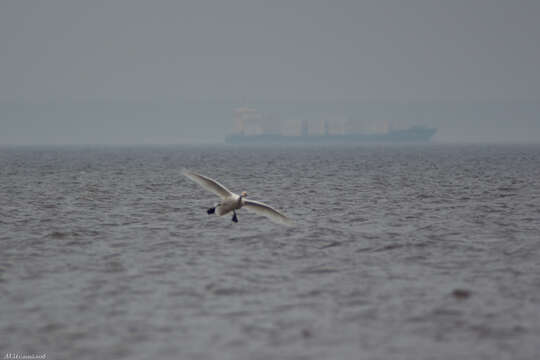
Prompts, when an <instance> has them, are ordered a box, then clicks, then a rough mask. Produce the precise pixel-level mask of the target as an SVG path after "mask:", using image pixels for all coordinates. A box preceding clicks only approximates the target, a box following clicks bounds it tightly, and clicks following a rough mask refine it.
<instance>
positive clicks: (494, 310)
mask: <svg viewBox="0 0 540 360" xmlns="http://www.w3.org/2000/svg"><path fill="white" fill-rule="evenodd" d="M182 168H189V169H193V170H196V171H198V172H200V173H202V174H206V175H208V176H211V177H214V178H216V179H218V180H219V181H221V182H222V183H223V184H224V185H226V186H228V187H229V188H230V189H231V190H233V191H237V192H238V191H243V190H246V191H248V193H249V196H250V198H253V199H256V200H261V201H265V202H268V203H269V204H271V205H273V206H275V207H276V208H279V209H282V210H283V211H285V212H286V213H287V214H288V215H289V216H290V217H292V218H293V219H294V220H295V221H296V226H295V227H292V228H287V227H283V226H279V225H275V224H273V223H271V222H269V221H268V220H267V219H265V218H260V217H258V216H256V215H254V214H252V213H249V212H248V211H246V210H245V209H242V210H240V212H239V213H238V217H239V223H238V224H234V223H232V222H231V219H230V216H229V215H227V216H224V217H221V218H219V217H217V216H208V215H207V214H206V209H207V208H208V207H210V206H211V205H212V204H213V203H214V202H215V201H216V198H215V197H214V196H213V195H212V194H211V193H208V192H206V191H205V190H203V189H201V188H200V187H198V186H197V185H196V184H195V183H193V182H191V181H190V180H189V179H186V178H184V177H183V176H182V175H181V173H180V171H181V169H182ZM0 180H1V181H0V229H1V232H0V294H1V297H0V349H1V351H2V352H1V353H0V356H1V357H4V356H5V355H4V354H7V353H12V354H21V355H24V354H36V355H41V354H46V358H47V359H79V360H80V359H158V358H161V359H415V360H416V359H456V358H462V359H538V358H540V341H539V339H540V147H539V146H492V145H484V146H479V145H476V146H442V145H440V146H428V145H426V146H400V147H389V146H373V147H348V148H336V147H329V148H301V147H300V148H291V149H277V148H275V149H271V148H234V147H219V146H216V147H140V148H136V147H135V148H127V147H123V148H122V147H119V148H115V147H103V148H98V147H66V148H62V147H49V148H25V147H22V148H17V147H11V148H1V149H0Z"/></svg>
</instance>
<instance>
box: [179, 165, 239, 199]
mask: <svg viewBox="0 0 540 360" xmlns="http://www.w3.org/2000/svg"><path fill="white" fill-rule="evenodd" d="M182 174H184V175H185V176H187V177H188V178H190V179H191V180H193V181H195V182H196V183H197V184H199V185H201V186H202V187H203V188H205V189H206V190H208V191H211V192H213V193H214V194H216V195H217V196H219V197H220V198H222V199H224V198H227V197H229V196H232V195H234V194H233V193H232V192H230V191H229V189H227V188H226V187H225V186H223V185H221V184H220V183H218V182H217V181H216V180H213V179H210V178H209V177H207V176H204V175H200V174H197V173H195V172H193V171H190V170H187V169H184V170H182Z"/></svg>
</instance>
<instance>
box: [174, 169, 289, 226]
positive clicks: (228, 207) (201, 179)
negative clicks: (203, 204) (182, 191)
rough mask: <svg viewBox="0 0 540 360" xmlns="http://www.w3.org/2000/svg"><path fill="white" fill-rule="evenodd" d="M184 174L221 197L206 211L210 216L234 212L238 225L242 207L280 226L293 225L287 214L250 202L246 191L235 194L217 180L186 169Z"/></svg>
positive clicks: (234, 218)
mask: <svg viewBox="0 0 540 360" xmlns="http://www.w3.org/2000/svg"><path fill="white" fill-rule="evenodd" d="M182 174H184V175H185V176H187V177H188V178H190V179H191V180H193V181H195V182H196V183H197V184H199V185H201V186H202V187H203V188H205V189H206V190H208V191H211V192H213V193H214V194H216V195H217V196H219V197H220V199H221V200H220V202H219V203H217V204H216V205H214V206H213V207H211V208H209V209H208V210H207V211H206V212H207V213H208V215H210V214H214V213H215V214H217V215H219V216H223V215H225V214H228V213H230V212H231V211H232V213H233V217H232V221H233V222H235V223H236V222H238V216H237V215H236V210H238V209H240V208H241V207H246V209H248V210H251V211H253V212H255V213H256V214H258V215H263V216H266V217H267V218H269V219H270V220H272V221H273V222H276V223H278V224H282V225H292V220H291V219H290V218H288V217H287V216H286V215H285V214H283V213H281V212H279V211H278V210H276V209H274V208H273V207H271V206H269V205H266V204H265V203H262V202H260V201H255V200H248V199H247V193H246V192H245V191H243V192H242V193H241V194H240V195H238V194H235V193H233V192H231V191H229V190H228V189H227V188H226V187H225V186H223V185H221V184H220V183H219V182H217V181H216V180H214V179H211V178H209V177H207V176H204V175H200V174H197V173H195V172H193V171H190V170H186V169H184V170H183V171H182Z"/></svg>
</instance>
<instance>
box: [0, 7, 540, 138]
mask: <svg viewBox="0 0 540 360" xmlns="http://www.w3.org/2000/svg"><path fill="white" fill-rule="evenodd" d="M539 19H540V1H537V0H531V1H525V0H522V1H520V0H517V1H508V0H506V1H502V0H468V1H466V0H452V1H437V0H410V1H385V0H367V1H360V0H357V1H339V0H337V1H336V0H334V1H319V0H310V1H257V0H246V1H237V0H233V1H226V0H222V1H204V0H199V1H172V0H171V1H136V0H131V1H127V0H126V1H114V0H112V1H98V0H95V1H73V0H71V1H67V0H66V1H55V0H50V1H18V0H3V1H1V2H0V103H1V104H3V105H2V106H3V107H4V111H0V115H1V116H2V117H0V124H1V123H3V125H0V126H1V127H2V128H3V129H2V132H3V133H4V134H2V135H0V143H13V142H16V141H14V140H13V139H16V138H20V139H22V140H21V142H25V140H24V139H27V140H28V139H30V140H28V141H30V142H31V141H33V140H31V139H34V137H31V136H29V135H28V134H29V133H30V131H32V127H31V126H30V125H28V126H22V125H20V126H19V128H18V129H15V130H14V127H15V128H17V126H16V125H14V124H15V122H17V123H18V124H20V122H21V121H23V120H21V119H22V117H24V116H31V115H30V114H31V111H30V112H28V113H26V115H24V116H21V115H20V114H18V115H17V116H18V117H17V116H14V115H13V113H14V112H15V113H16V112H20V111H22V110H20V109H21V106H23V105H28V106H31V105H32V106H33V105H36V104H38V105H39V104H44V103H46V104H51V103H54V104H66V103H72V102H83V103H85V104H91V103H97V102H114V103H118V104H165V103H167V104H173V103H185V102H187V103H192V102H198V103H200V102H203V103H205V102H206V103H211V104H221V107H216V109H217V110H216V111H215V113H213V115H212V116H214V115H215V114H217V113H219V112H220V111H228V112H226V113H223V114H222V115H221V117H222V118H221V119H220V121H221V122H220V123H219V124H218V123H216V124H215V125H216V127H217V129H218V130H219V132H222V131H224V129H225V128H226V127H225V126H224V125H223V121H224V119H226V121H227V122H228V123H227V124H229V122H230V118H231V116H232V105H231V104H242V103H248V104H257V103H273V104H280V103H281V104H282V103H288V104H291V103H303V104H305V103H323V104H332V103H336V102H347V103H355V104H362V103H397V104H407V103H424V104H425V103H428V104H440V103H444V104H448V103H452V104H456V103H457V104H461V103H466V104H469V103H481V104H493V103H499V104H500V103H506V104H508V103H512V104H513V105H512V106H516V105H515V104H521V103H526V104H527V106H529V110H527V113H528V112H531V113H532V112H535V111H534V106H536V105H537V104H538V102H539V100H540V71H539V69H538V64H540V25H539V24H540V21H539ZM6 104H10V105H9V106H7V105H6ZM12 104H18V105H17V106H19V108H16V109H15V110H13V107H12ZM224 104H227V106H224ZM531 104H532V105H531ZM6 106H7V107H9V109H10V110H9V111H6V110H5V108H6ZM10 106H11V107H10ZM120 106H121V105H120ZM126 106H127V105H126ZM216 106H217V105H216ZM531 106H532V108H531ZM17 109H18V110H17ZM531 109H533V110H531ZM507 110H508V107H507ZM73 111H75V112H76V110H73ZM148 111H150V110H148ZM170 111H174V110H173V109H171V110H170ZM150 112H151V111H150ZM196 112H197V109H196V108H193V109H191V110H190V112H189V114H190V115H189V116H195V115H193V114H195V113H196ZM274 112H279V109H278V108H275V109H274ZM524 112H525V111H521V113H522V115H521V117H527V119H526V120H519V119H517V120H516V119H514V121H515V122H516V124H518V125H517V126H518V127H521V130H522V133H523V134H524V135H527V134H529V135H528V136H529V137H528V138H526V139H525V140H529V141H530V140H534V138H531V136H537V135H540V130H539V128H540V124H539V122H540V119H539V118H538V117H537V116H536V117H534V116H532V117H531V115H530V114H529V115H527V116H525V115H523V114H524ZM510 113H511V114H510V115H509V117H512V112H511V111H510ZM187 114H188V113H186V115H185V116H188V115H187ZM66 116H67V115H66ZM169 116H171V114H169ZM200 116H201V117H204V116H210V115H209V113H207V114H206V115H203V114H202V113H201V115H200ZM178 117H179V118H181V117H182V115H181V114H179V116H178ZM14 119H15V120H14ZM503 120H504V118H501V119H499V120H497V121H498V122H497V124H499V125H497V126H498V127H501V126H500V123H501V122H504V121H503ZM508 120H509V121H510V120H511V119H508ZM47 121H48V120H46V119H45V120H43V123H44V124H47ZM56 121H57V122H54V123H52V122H51V123H50V124H48V125H50V126H52V127H54V126H58V125H59V124H60V123H59V122H58V121H59V120H56ZM66 121H68V120H67V119H66ZM79 121H90V122H91V121H92V118H90V117H88V118H85V119H84V120H79ZM179 121H180V120H179ZM216 121H217V120H216ZM445 121H446V120H444V121H442V120H441V121H437V119H434V122H435V125H437V126H439V127H442V128H441V131H443V130H444V128H445V127H446V128H448V130H447V135H448V134H449V135H448V136H449V138H450V139H452V136H454V135H455V136H457V137H459V126H461V125H459V121H457V122H458V125H459V126H458V125H456V124H450V123H446V122H445ZM484 121H487V120H484ZM180 122H181V121H180ZM140 123H144V120H140ZM203 124H204V126H202V128H201V126H200V124H199V128H197V129H195V128H196V126H195V128H192V126H194V124H193V123H190V122H189V121H188V120H186V122H185V123H184V126H183V127H182V129H181V130H182V132H183V136H184V137H189V136H190V134H193V136H198V137H204V136H203V134H204V131H203V130H204V127H205V126H212V125H214V123H212V121H211V120H210V119H207V120H206V122H203ZM467 124H469V121H466V122H464V125H463V126H466V125H467ZM42 125H43V124H42ZM118 125H119V126H120V125H121V126H125V124H123V123H122V124H121V123H120V122H119V123H118ZM161 125H162V126H164V127H165V128H166V127H167V125H166V121H162V123H161ZM469 125H470V124H469ZM477 125H478V126H485V124H483V123H481V122H479V123H478V124H477ZM507 125H508V124H507ZM43 126H44V125H43ZM507 127H508V128H512V126H509V125H508V126H507ZM514 127H515V126H514ZM501 128H504V126H502V127H501ZM34 129H35V128H34ZM145 129H146V128H145V126H141V127H140V131H142V132H144V131H146V130H145ZM175 129H176V128H175ZM452 129H453V130H452ZM456 129H457V130H456ZM25 131H27V133H25ZM164 131H165V133H167V130H164ZM216 131H217V130H216ZM216 131H215V132H214V133H212V131H210V132H209V133H210V134H213V135H212V136H214V137H215V136H217V132H216ZM452 131H454V132H452ZM514 132H515V129H514ZM531 133H532V134H535V135H530V134H531ZM6 134H7V135H6ZM96 134H99V132H96ZM443 134H444V131H443ZM452 134H454V135H452ZM27 135H28V136H27ZM8 136H9V137H10V139H12V140H10V139H8ZM66 136H68V137H69V134H68V133H66ZM448 136H447V137H448ZM139 138H140V137H139ZM443 138H444V136H443ZM495 138H497V137H496V136H495ZM518 138H519V136H518ZM112 139H113V138H111V141H112ZM28 141H27V142H28ZM87 141H90V142H91V141H92V139H91V138H90V139H87ZM134 141H135V139H134ZM45 142H47V141H45ZM68 142H69V141H68Z"/></svg>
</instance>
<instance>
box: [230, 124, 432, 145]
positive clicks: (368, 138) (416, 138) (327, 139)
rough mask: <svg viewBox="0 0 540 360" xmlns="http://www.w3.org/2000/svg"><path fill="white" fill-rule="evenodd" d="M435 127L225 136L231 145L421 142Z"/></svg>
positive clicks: (429, 135) (429, 137)
mask: <svg viewBox="0 0 540 360" xmlns="http://www.w3.org/2000/svg"><path fill="white" fill-rule="evenodd" d="M435 132H437V129H433V128H425V127H412V128H409V129H404V130H394V131H389V132H387V133H384V134H347V135H307V136H287V135H279V134H260V135H241V134H232V135H228V136H227V137H226V138H225V142H226V143H227V144H233V145H259V144H260V145H266V144H268V145H287V144H355V143H360V144H361V143H423V142H428V141H430V140H431V138H432V137H433V135H434V134H435Z"/></svg>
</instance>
